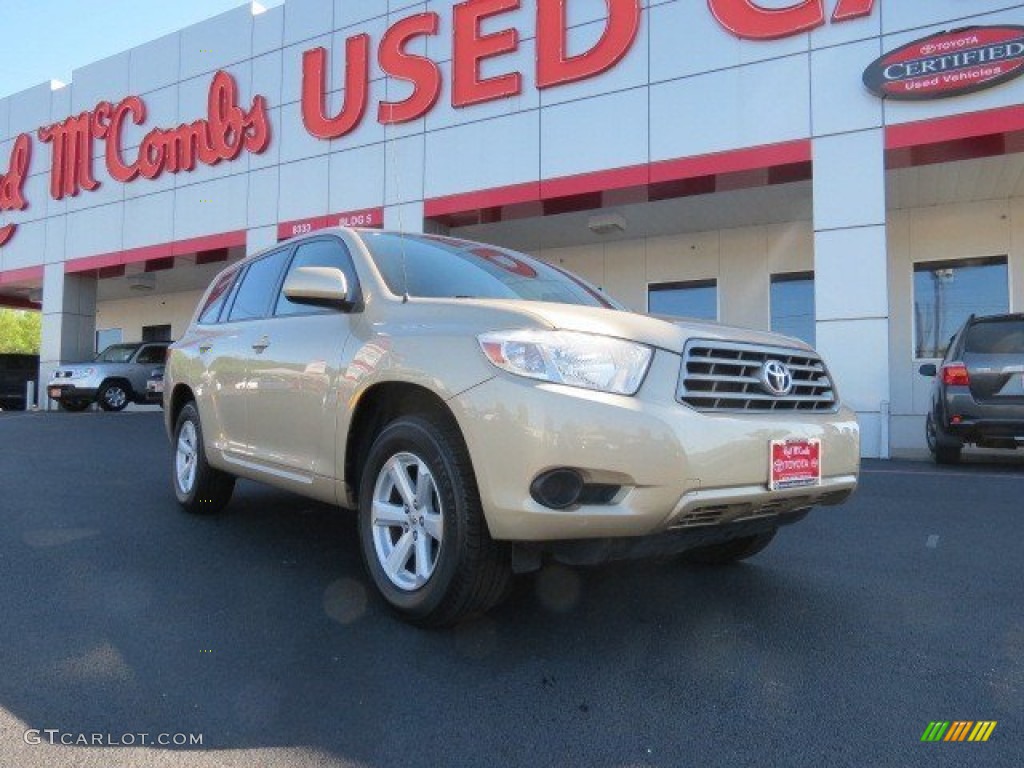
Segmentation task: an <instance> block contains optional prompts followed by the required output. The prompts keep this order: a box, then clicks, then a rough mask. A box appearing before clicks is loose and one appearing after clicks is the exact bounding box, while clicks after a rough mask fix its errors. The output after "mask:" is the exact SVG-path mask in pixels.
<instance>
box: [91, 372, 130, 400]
mask: <svg viewBox="0 0 1024 768" xmlns="http://www.w3.org/2000/svg"><path fill="white" fill-rule="evenodd" d="M110 384H120V385H121V386H123V387H124V391H125V394H126V395H128V399H129V400H130V399H131V398H132V397H133V396H134V395H135V387H133V386H132V382H131V380H130V379H129V378H128V377H127V376H118V375H116V374H115V375H113V376H107V377H106V378H104V379H103V381H101V382H100V385H99V386H98V387H96V394H97V396H98V395H99V393H100V392H102V391H103V388H104V387H107V386H109V385H110Z"/></svg>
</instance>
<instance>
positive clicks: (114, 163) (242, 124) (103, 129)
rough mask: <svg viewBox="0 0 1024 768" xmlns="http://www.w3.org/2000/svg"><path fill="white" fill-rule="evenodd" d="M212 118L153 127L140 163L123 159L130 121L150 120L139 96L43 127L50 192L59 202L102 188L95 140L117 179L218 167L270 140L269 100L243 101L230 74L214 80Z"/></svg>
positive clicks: (209, 105)
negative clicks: (49, 151)
mask: <svg viewBox="0 0 1024 768" xmlns="http://www.w3.org/2000/svg"><path fill="white" fill-rule="evenodd" d="M206 108H207V109H206V111H207V117H206V119H205V120H196V121H195V122H193V123H191V124H188V125H179V126H178V127H177V128H172V129H163V128H154V129H153V130H151V131H150V132H149V133H147V134H146V135H145V137H143V139H142V143H141V144H140V146H139V151H138V156H137V158H136V160H135V162H133V163H130V162H128V161H126V160H125V159H124V155H123V147H124V127H125V121H126V120H129V119H130V120H131V121H132V123H133V124H135V125H142V124H143V123H144V122H145V121H146V104H145V102H143V101H142V99H140V98H139V97H138V96H129V97H127V98H125V99H122V100H121V101H120V102H119V103H118V104H117V105H116V106H114V105H112V104H111V103H110V102H108V101H101V102H100V103H99V104H97V105H96V108H95V109H94V110H93V111H92V112H83V113H82V114H80V115H77V116H75V117H69V118H68V119H67V120H65V121H63V122H61V123H56V124H55V125H51V126H47V127H46V128H40V129H39V139H40V140H41V141H43V142H47V143H52V144H53V161H52V165H51V168H50V194H51V195H52V196H53V198H54V199H55V200H60V199H62V198H63V197H65V196H66V195H71V196H72V197H73V196H75V195H77V194H78V193H79V191H81V190H83V189H84V190H87V191H91V190H94V189H96V188H97V187H99V185H100V184H99V182H98V181H96V178H95V176H94V175H93V171H92V156H93V151H92V146H93V140H94V139H102V140H103V141H104V142H105V147H104V157H105V160H106V166H107V172H108V173H109V174H110V176H111V178H113V179H114V180H115V181H120V182H122V183H125V182H129V181H132V180H134V179H136V178H137V177H139V176H142V177H144V178H147V179H155V178H157V177H158V176H160V175H161V174H162V173H163V172H164V171H167V172H169V173H179V172H181V171H192V170H195V167H196V163H197V162H200V163H203V164H204V165H216V164H217V163H220V162H222V161H224V160H234V159H235V158H237V157H238V156H239V154H241V152H242V150H243V149H244V150H247V151H249V152H252V153H254V154H259V153H261V152H263V151H265V150H266V148H267V146H268V145H269V144H270V123H269V122H268V119H267V100H266V98H264V97H263V96H256V97H254V98H253V100H252V106H251V107H250V108H249V110H248V111H247V110H244V109H242V107H240V106H239V105H238V86H237V84H236V83H235V79H234V78H233V77H232V76H231V75H229V74H228V73H227V72H223V71H222V72H218V73H217V74H216V75H214V76H213V81H212V82H211V83H210V92H209V95H208V96H207V104H206Z"/></svg>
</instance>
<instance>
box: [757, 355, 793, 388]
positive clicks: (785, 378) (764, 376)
mask: <svg viewBox="0 0 1024 768" xmlns="http://www.w3.org/2000/svg"><path fill="white" fill-rule="evenodd" d="M761 384H763V385H764V388H765V390H766V391H767V392H768V394H770V395H777V396H778V397H785V396H786V395H788V394H789V393H790V392H792V391H793V372H792V371H790V370H789V366H787V365H786V364H785V363H782V362H779V361H778V360H766V361H765V363H764V365H762V366H761Z"/></svg>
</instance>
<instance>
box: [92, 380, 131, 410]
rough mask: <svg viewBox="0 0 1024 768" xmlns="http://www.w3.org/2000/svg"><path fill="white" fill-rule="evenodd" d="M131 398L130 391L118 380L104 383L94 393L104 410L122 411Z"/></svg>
mask: <svg viewBox="0 0 1024 768" xmlns="http://www.w3.org/2000/svg"><path fill="white" fill-rule="evenodd" d="M131 399H132V393H131V391H130V390H129V389H128V387H127V386H125V385H124V384H122V383H121V382H118V381H111V382H109V383H107V384H104V385H103V387H102V388H101V389H100V391H99V393H98V394H97V395H96V400H97V401H98V402H99V404H100V408H102V409H103V410H104V411H123V410H124V409H125V407H126V406H127V405H128V403H129V402H131Z"/></svg>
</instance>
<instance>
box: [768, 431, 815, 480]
mask: <svg viewBox="0 0 1024 768" xmlns="http://www.w3.org/2000/svg"><path fill="white" fill-rule="evenodd" d="M770 459H771V468H770V476H769V482H768V487H769V488H771V489H772V490H773V491H778V490H781V489H783V488H800V487H802V486H805V485H821V441H820V440H773V441H772V444H771V452H770Z"/></svg>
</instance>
